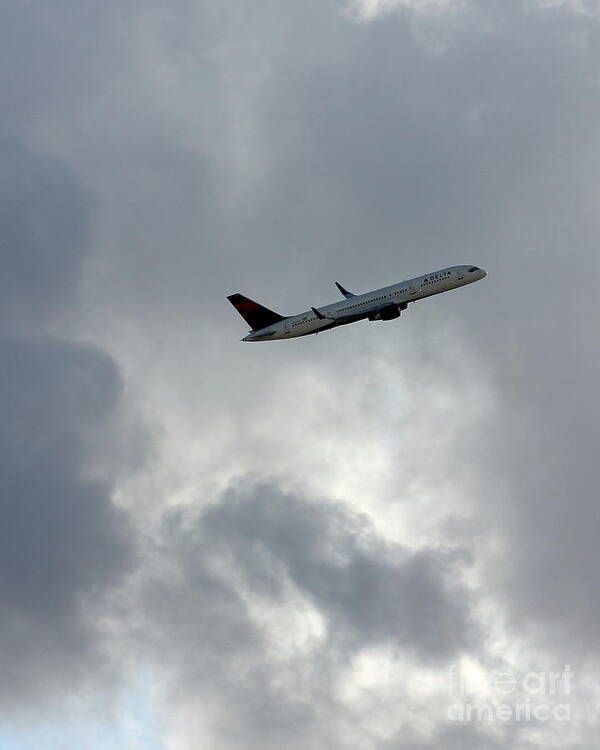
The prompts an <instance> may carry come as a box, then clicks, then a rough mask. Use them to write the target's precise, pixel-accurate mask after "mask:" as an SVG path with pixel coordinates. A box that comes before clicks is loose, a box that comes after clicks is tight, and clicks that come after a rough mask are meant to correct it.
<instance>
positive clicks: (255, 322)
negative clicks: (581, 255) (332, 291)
mask: <svg viewBox="0 0 600 750" xmlns="http://www.w3.org/2000/svg"><path fill="white" fill-rule="evenodd" d="M485 276H487V272H486V271H484V270H483V269H482V268H478V267H477V266H468V265H466V266H450V267H449V268H443V269H442V270H441V271H434V272H433V273H426V274H424V275H423V276H417V277H416V278H414V279H408V280H407V281H401V282H400V283H399V284H392V285H391V286H385V287H382V288H381V289H375V290H374V291H372V292H366V293H365V294H353V293H352V292H349V291H348V290H347V289H345V288H344V287H343V286H342V285H341V284H340V283H339V282H337V281H336V282H335V285H336V286H337V288H338V289H339V291H340V292H341V293H342V295H343V297H344V299H343V300H342V301H340V302H334V303H333V304H332V305H327V306H325V307H320V308H317V307H311V308H310V310H307V311H306V312H303V313H300V314H299V315H290V316H288V317H286V316H284V315H279V313H276V312H273V310H269V309H268V308H267V307H263V306H262V305H259V304H258V302H254V301H253V300H251V299H248V298H247V297H244V295H243V294H230V295H229V296H228V297H227V299H228V300H229V301H230V302H231V304H232V305H233V306H234V307H235V309H236V310H237V311H238V313H239V314H240V315H241V316H242V317H243V318H244V320H245V321H246V322H247V323H249V325H250V328H251V329H252V330H251V331H250V332H249V333H248V335H247V336H244V338H243V339H242V341H277V340H280V339H294V338H298V337H299V336H309V335H310V334H312V333H321V331H327V330H329V329H331V328H337V327H338V326H344V325H348V324H349V323H356V321H358V320H365V319H368V320H394V319H395V318H399V317H400V313H401V312H403V311H404V310H406V308H407V307H408V305H409V304H410V303H411V302H416V301H417V300H419V299H425V297H432V296H433V295H434V294H441V293H442V292H449V291H450V290H452V289H457V288H458V287H461V286H466V285H467V284H472V283H473V282H474V281H479V280H480V279H483V278H484V277H485Z"/></svg>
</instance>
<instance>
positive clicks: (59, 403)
mask: <svg viewBox="0 0 600 750" xmlns="http://www.w3.org/2000/svg"><path fill="white" fill-rule="evenodd" d="M0 149H1V153H2V174H1V177H0V235H1V238H2V240H1V244H0V248H1V254H0V258H1V261H2V264H1V265H2V274H1V281H0V287H1V289H0V299H1V301H0V310H1V328H2V331H3V335H2V336H1V337H0V412H1V413H2V420H1V423H0V476H1V477H2V491H1V507H2V523H1V524H0V569H1V570H2V574H1V575H0V612H1V618H0V620H1V622H0V650H1V651H2V654H3V659H2V668H3V675H4V676H3V680H2V688H1V690H0V700H1V701H2V703H3V704H6V703H10V704H12V705H13V706H16V705H19V704H20V703H21V701H24V700H25V701H26V699H27V697H28V696H29V697H31V696H32V695H36V696H37V697H38V698H40V699H42V700H46V699H47V694H48V690H49V689H57V688H58V689H59V691H60V689H61V688H62V689H63V690H64V691H65V694H66V692H68V690H69V688H70V686H71V680H73V679H79V678H83V677H85V676H86V672H88V671H91V672H92V673H93V672H96V673H97V674H98V675H99V674H101V672H102V670H103V661H104V660H103V659H102V658H100V649H99V640H98V638H97V632H96V627H95V625H94V624H93V622H90V620H89V619H88V615H87V614H86V612H87V609H86V608H87V606H88V605H89V604H90V603H94V602H96V603H97V602H98V601H99V599H100V598H101V597H102V595H103V594H104V593H105V592H106V591H107V589H108V588H109V587H110V586H111V585H112V584H115V583H116V582H117V581H118V580H120V579H121V577H122V575H123V572H124V571H125V570H126V569H127V568H128V565H129V562H130V559H131V552H132V550H131V542H130V540H129V539H128V528H129V527H128V523H127V519H126V517H125V515H124V514H123V513H122V512H119V511H117V510H116V508H115V507H114V506H113V504H112V502H111V494H112V490H113V482H114V477H113V476H112V475H111V473H110V471H108V472H107V471H106V468H101V464H102V456H103V455H104V456H107V455H108V446H109V444H110V442H111V440H112V439H113V438H114V434H113V433H114V430H115V427H116V424H117V422H116V416H117V414H118V409H119V401H120V397H121V392H122V381H121V377H120V375H119V372H118V369H117V367H116V365H115V363H114V361H113V360H112V359H111V357H109V356H108V355H107V354H106V353H105V352H102V351H101V350H100V349H98V348H97V347H94V346H91V345H86V344H81V343H70V342H67V341H65V340H62V339H61V338H58V337H56V336H53V335H51V334H50V333H49V331H50V330H52V329H53V328H54V327H57V326H60V324H61V321H62V322H64V320H65V318H66V316H67V311H68V314H69V315H70V314H72V310H73V308H74V306H75V304H76V301H77V299H78V292H79V281H80V278H81V270H82V263H83V261H84V260H85V257H86V253H87V250H88V247H89V232H90V215H91V205H90V203H91V202H90V196H89V193H88V192H87V191H86V190H84V189H82V187H81V185H80V184H79V183H78V181H77V179H76V177H75V176H74V175H73V173H72V172H71V170H69V168H68V167H67V166H65V165H64V164H61V163H60V162H58V161H57V160H53V159H49V158H46V157H39V156H36V155H35V154H34V153H33V152H31V151H30V150H28V149H27V148H25V147H23V145H22V144H21V143H20V142H19V141H18V140H16V139H14V138H5V139H4V140H3V141H2V143H1V144H0Z"/></svg>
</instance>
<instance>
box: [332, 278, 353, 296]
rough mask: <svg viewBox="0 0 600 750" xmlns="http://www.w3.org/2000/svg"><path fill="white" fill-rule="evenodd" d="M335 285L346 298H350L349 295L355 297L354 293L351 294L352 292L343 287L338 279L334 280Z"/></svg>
mask: <svg viewBox="0 0 600 750" xmlns="http://www.w3.org/2000/svg"><path fill="white" fill-rule="evenodd" d="M335 285H336V286H337V288H338V289H339V290H340V292H341V293H342V294H343V295H344V297H345V298H346V299H350V297H356V295H355V294H352V292H349V291H348V290H347V289H344V287H343V286H342V285H341V284H340V282H339V281H336V282H335Z"/></svg>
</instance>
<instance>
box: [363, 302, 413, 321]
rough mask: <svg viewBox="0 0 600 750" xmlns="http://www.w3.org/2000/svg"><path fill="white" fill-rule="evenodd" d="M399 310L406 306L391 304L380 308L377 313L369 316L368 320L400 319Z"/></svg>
mask: <svg viewBox="0 0 600 750" xmlns="http://www.w3.org/2000/svg"><path fill="white" fill-rule="evenodd" d="M401 308H404V309H406V305H395V304H391V305H386V306H385V307H380V308H379V310H377V312H375V313H373V314H372V315H369V320H394V318H399V317H400V309H401Z"/></svg>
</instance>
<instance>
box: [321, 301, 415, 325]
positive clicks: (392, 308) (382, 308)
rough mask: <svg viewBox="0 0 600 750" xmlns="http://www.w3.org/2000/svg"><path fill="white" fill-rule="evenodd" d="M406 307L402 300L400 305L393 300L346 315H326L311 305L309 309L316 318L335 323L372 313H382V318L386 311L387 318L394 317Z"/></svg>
mask: <svg viewBox="0 0 600 750" xmlns="http://www.w3.org/2000/svg"><path fill="white" fill-rule="evenodd" d="M406 307H407V303H406V302H403V303H402V304H401V305H397V304H396V303H395V302H385V303H384V304H382V305H373V306H372V307H367V308H365V309H364V310H361V311H360V312H356V313H350V314H346V315H343V314H342V315H327V314H325V313H322V312H321V311H320V310H318V309H317V308H316V307H311V308H310V309H311V310H312V311H313V312H314V314H315V315H316V316H317V318H319V320H335V321H336V323H354V322H355V321H357V320H363V319H364V318H370V317H371V316H372V315H377V314H382V318H384V316H385V315H386V312H387V313H388V315H389V319H391V318H393V317H394V318H395V317H398V316H399V315H400V311H401V310H406ZM384 319H386V318H384Z"/></svg>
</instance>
